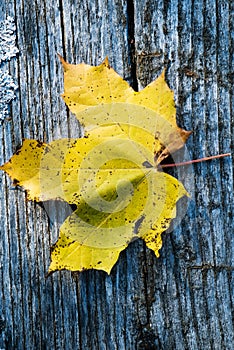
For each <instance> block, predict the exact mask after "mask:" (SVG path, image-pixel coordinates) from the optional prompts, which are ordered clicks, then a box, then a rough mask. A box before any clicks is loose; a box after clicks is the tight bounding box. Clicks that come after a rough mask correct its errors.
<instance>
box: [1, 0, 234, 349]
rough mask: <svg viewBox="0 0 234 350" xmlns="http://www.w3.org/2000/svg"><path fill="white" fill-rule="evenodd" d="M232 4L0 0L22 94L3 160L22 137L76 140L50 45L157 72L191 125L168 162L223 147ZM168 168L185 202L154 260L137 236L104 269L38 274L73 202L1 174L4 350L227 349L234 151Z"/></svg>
mask: <svg viewBox="0 0 234 350" xmlns="http://www.w3.org/2000/svg"><path fill="white" fill-rule="evenodd" d="M233 12H234V8H233V2H232V1H231V0H230V1H228V0H219V1H215V0H203V1H202V0H181V1H178V0H164V1H163V0H151V1H148V0H141V1H137V0H135V2H134V1H130V0H129V1H126V0H117V1H113V0H102V1H100V0H90V1H88V0H84V1H78V0H64V1H62V0H51V1H45V0H15V1H13V0H2V1H1V4H0V21H4V20H5V19H6V18H7V17H8V16H12V17H13V18H14V19H15V23H16V35H17V42H16V44H17V47H18V49H19V54H18V56H17V57H16V58H12V59H11V60H10V61H9V72H10V74H11V76H12V77H13V79H14V81H15V83H16V84H17V85H18V87H19V88H18V91H17V93H16V98H15V100H14V101H13V102H12V104H11V105H10V106H9V118H6V119H5V120H4V121H2V122H1V125H0V142H1V149H0V163H3V162H4V161H5V160H7V159H9V157H10V156H11V155H12V153H13V152H14V151H15V150H16V148H17V147H18V146H19V145H20V144H21V142H22V138H25V137H27V138H36V139H40V140H43V141H46V142H47V141H51V140H53V139H56V138H60V137H67V136H72V137H76V136H77V135H80V129H79V125H78V123H77V121H76V119H75V118H74V116H72V115H70V114H69V112H68V111H67V109H66V107H65V105H64V103H63V102H62V100H61V97H60V93H62V92H63V74H62V67H61V65H60V63H59V61H58V58H57V55H56V53H57V52H59V53H60V54H61V55H63V56H64V57H65V58H66V59H67V60H68V61H69V62H72V63H78V62H81V61H85V62H86V63H92V64H97V63H100V62H101V61H102V60H103V59H104V57H105V56H106V55H108V56H109V59H110V63H111V65H112V66H113V67H114V68H115V69H116V70H117V71H118V73H120V74H122V75H123V76H124V78H125V79H126V80H128V81H129V82H130V83H131V84H132V85H133V86H134V87H135V88H136V87H137V86H138V88H139V89H140V88H142V87H143V86H145V85H146V84H147V83H149V82H150V81H151V80H152V79H153V78H155V77H156V76H157V75H158V74H159V73H160V71H161V70H162V69H163V68H166V77H167V81H168V83H169V85H170V87H171V88H172V89H173V90H174V91H175V95H176V104H177V112H178V113H177V114H178V115H177V117H178V124H179V125H180V126H182V127H184V128H186V129H187V130H190V129H192V130H193V135H192V137H191V138H190V140H189V142H188V144H187V151H186V152H185V153H184V155H183V154H182V155H181V154H179V155H178V156H177V158H179V159H180V160H181V158H182V157H184V158H193V159H195V158H198V157H202V156H206V155H207V156H208V155H212V154H218V153H226V152H230V151H231V147H233V129H232V128H233V124H232V123H233V110H234V101H233V74H234V73H233V71H234V56H233V46H234V18H233ZM1 67H2V66H1ZM1 67H0V68H1ZM231 118H232V120H231ZM176 173H177V176H178V177H179V178H180V179H181V180H182V181H183V183H184V184H185V186H186V187H187V189H188V190H191V193H192V196H193V198H192V200H191V202H190V204H189V207H188V209H187V213H186V215H185V216H184V217H183V220H182V222H181V223H180V224H179V225H178V226H177V227H176V228H175V229H174V230H173V231H170V232H169V233H168V234H167V235H165V236H164V245H163V248H162V250H161V257H160V258H159V259H156V258H155V257H154V255H153V253H152V252H150V251H149V250H147V249H146V248H145V245H144V244H143V243H142V242H141V241H135V242H134V243H132V244H131V245H130V246H129V248H128V249H127V251H125V252H123V253H122V254H121V257H120V259H119V261H118V263H117V264H116V266H115V267H114V269H113V271H112V273H111V275H110V276H107V275H106V274H105V273H102V272H98V271H86V272H84V273H81V274H80V275H78V274H76V273H73V274H72V273H70V272H66V271H63V272H58V273H55V274H53V275H52V276H50V277H48V278H46V277H45V276H46V271H47V269H48V266H49V262H50V257H49V247H50V245H51V244H52V243H53V242H55V241H56V238H57V236H58V230H59V225H60V223H61V220H62V217H64V216H65V215H66V214H67V212H68V208H66V207H65V206H61V207H60V206H58V205H57V206H56V208H55V205H54V204H53V203H50V204H47V205H46V208H45V209H46V210H45V209H43V207H40V206H39V205H38V204H35V203H32V202H26V200H25V193H24V192H23V191H20V190H14V189H13V188H12V186H11V181H10V180H9V179H8V178H7V177H6V176H5V175H4V174H3V173H2V172H1V174H0V215H1V217H0V220H1V221H0V268H1V270H0V279H1V281H0V282H1V284H0V333H1V334H0V349H19V350H21V349H22V350H25V349H30V350H33V349H35V350H36V349H37V350H38V349H51V350H53V349H56V350H57V349H61V350H63V349H66V350H70V349H84V350H85V349H92V350H93V349H94V350H96V349H100V350H103V349H107V350H112V349H119V350H122V349H127V350H135V349H138V350H140V349H141V350H144V349H165V350H187V349H192V350H196V349H200V350H204V349H207V350H208V349H212V350H213V349H217V350H221V349H225V350H227V349H230V350H231V349H233V344H234V338H233V334H234V330H233V320H234V309H233V303H234V271H233V268H234V266H233V265H234V246H233V242H234V240H233V239H232V236H233V228H234V227H233V226H234V225H233V166H232V162H231V158H226V159H222V160H215V161H212V162H207V163H201V164H196V165H194V166H191V167H188V168H182V169H178V171H177V172H176ZM54 208H55V209H54ZM180 210H181V213H182V214H183V208H182V209H180ZM46 212H49V218H48V217H47V215H46Z"/></svg>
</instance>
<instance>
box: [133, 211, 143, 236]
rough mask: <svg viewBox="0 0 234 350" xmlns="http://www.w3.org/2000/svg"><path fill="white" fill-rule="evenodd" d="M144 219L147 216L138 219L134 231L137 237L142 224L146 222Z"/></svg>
mask: <svg viewBox="0 0 234 350" xmlns="http://www.w3.org/2000/svg"><path fill="white" fill-rule="evenodd" d="M144 219H145V215H142V216H141V217H140V219H138V220H137V221H136V222H135V226H134V230H133V233H134V234H135V235H137V234H138V233H139V228H140V226H141V224H142V222H143V221H144Z"/></svg>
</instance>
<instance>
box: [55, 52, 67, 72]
mask: <svg viewBox="0 0 234 350" xmlns="http://www.w3.org/2000/svg"><path fill="white" fill-rule="evenodd" d="M57 55H58V58H59V59H60V62H61V63H62V65H63V68H64V70H65V71H66V70H68V68H69V63H67V62H66V61H65V59H64V58H63V57H62V56H61V55H60V54H59V53H57Z"/></svg>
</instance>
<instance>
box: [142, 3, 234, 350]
mask: <svg viewBox="0 0 234 350" xmlns="http://www.w3.org/2000/svg"><path fill="white" fill-rule="evenodd" d="M159 3H160V2H158V1H157V2H156V1H155V2H154V1H151V2H148V1H141V2H137V3H136V6H135V12H136V32H135V38H136V54H137V55H138V57H140V67H139V66H138V70H139V71H138V79H139V82H140V84H141V85H142V86H145V85H146V84H147V83H148V81H149V80H151V79H152V78H153V77H154V76H155V71H156V72H157V71H158V70H160V69H162V68H163V67H166V68H167V79H168V83H169V85H170V86H172V87H173V89H174V90H175V95H176V105H177V112H178V113H177V118H178V123H179V124H180V125H182V126H183V127H185V128H186V129H192V130H193V135H192V136H191V138H190V140H189V141H188V146H187V147H188V150H189V153H190V155H189V153H188V154H187V156H189V157H190V158H191V159H194V158H198V157H201V156H204V155H211V154H216V153H223V152H225V150H228V152H230V150H231V137H232V136H231V131H230V125H231V120H232V118H233V116H232V112H231V110H232V109H231V105H232V102H231V99H232V97H231V90H230V89H231V86H230V82H231V80H230V77H231V72H232V71H233V68H232V67H233V57H232V55H231V44H232V42H231V36H230V33H231V32H232V28H233V27H232V25H233V24H231V23H232V19H231V15H230V10H231V8H230V6H231V4H230V2H228V1H219V2H215V1H212V0H210V1H209V0H208V1H199V0H197V1H196V0H195V1H179V2H177V1H165V2H164V4H163V5H164V7H163V5H162V4H161V5H162V7H161V10H162V12H161V13H163V17H162V16H160V15H158V6H160V5H159ZM159 27H161V28H164V30H163V33H162V31H160V30H156V31H155V32H154V33H155V34H154V36H153V37H152V35H151V33H152V32H153V31H154V28H157V29H158V28H159ZM147 33H150V34H149V35H148V40H143V41H140V39H141V38H144V36H147ZM159 38H160V39H159ZM144 52H146V53H147V55H142V53H144ZM153 52H161V53H162V54H161V66H160V64H159V63H158V60H159V59H158V58H155V57H154V58H153V59H152V56H153ZM142 57H143V59H142ZM149 60H150V62H151V65H150V71H149V68H146V69H147V77H145V76H144V74H143V73H142V71H143V69H144V61H146V62H149ZM221 61H222V64H221ZM138 62H139V58H138ZM158 67H160V68H158ZM148 74H149V75H148ZM224 130H225V131H224ZM182 156H183V155H182ZM227 174H228V175H227ZM178 175H179V176H180V177H183V182H184V184H185V186H187V188H188V190H189V189H190V188H191V187H192V194H193V203H191V205H190V207H189V210H188V212H187V214H186V216H185V218H184V220H183V221H182V227H177V228H176V229H175V230H174V231H173V233H172V234H171V240H172V241H171V243H172V247H173V249H172V247H171V246H170V242H169V237H167V238H166V239H165V244H164V247H163V249H162V256H161V258H160V259H162V264H160V267H158V266H157V263H156V265H155V267H156V268H162V269H163V270H165V272H164V274H166V275H167V276H168V277H169V281H168V282H167V284H166V285H167V290H166V291H165V290H164V289H162V290H161V292H158V293H157V294H158V295H157V298H156V300H155V302H154V303H153V305H152V310H154V311H153V313H152V318H151V319H150V323H151V325H152V326H151V327H150V328H149V332H153V334H154V335H155V337H158V338H159V342H160V348H162V349H164V348H165V349H169V348H170V349H172V348H173V349H174V348H175V349H187V348H189V349H214V348H217V349H223V348H228V349H231V348H232V346H233V345H232V343H233V335H232V332H233V319H232V316H231V311H230V310H231V309H232V306H231V304H230V302H231V300H232V298H233V297H232V296H233V286H231V283H232V282H231V281H232V279H231V278H232V277H231V274H229V273H228V271H231V270H232V269H233V249H232V248H231V249H230V248H229V247H230V246H232V243H231V242H232V238H231V236H232V234H233V215H231V216H232V219H231V220H230V214H229V213H230V212H231V211H232V210H233V197H232V189H231V188H232V186H233V171H232V165H231V162H230V159H225V160H222V161H221V162H211V163H207V164H204V163H203V164H198V165H197V166H194V167H193V168H191V169H189V170H185V169H178ZM227 179H228V180H227ZM230 196H231V197H230ZM231 208H232V209H231ZM165 250H167V256H166V257H164V251H165ZM231 251H232V253H231ZM171 259H173V260H174V263H173V265H172V266H170V267H169V268H168V266H167V264H168V260H171ZM203 266H205V267H206V268H205V269H203ZM173 281H175V282H174V283H175V285H174V287H173ZM223 289H225V293H224V295H225V297H224V299H223V300H221V299H220V295H222V292H221V291H222V290H223ZM165 294H166V297H165ZM173 296H174V297H173ZM161 299H162V300H164V302H163V303H162V306H161V307H158V305H161V304H160V300H161ZM168 301H169V302H168ZM154 304H155V305H154ZM171 307H172V309H171ZM221 310H225V312H221ZM165 315H166V316H165ZM224 324H225V326H224Z"/></svg>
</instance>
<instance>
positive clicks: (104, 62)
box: [102, 56, 110, 68]
mask: <svg viewBox="0 0 234 350" xmlns="http://www.w3.org/2000/svg"><path fill="white" fill-rule="evenodd" d="M102 64H103V65H104V66H106V67H107V68H110V65H109V60H108V56H106V57H105V59H104V61H103V62H102Z"/></svg>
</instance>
